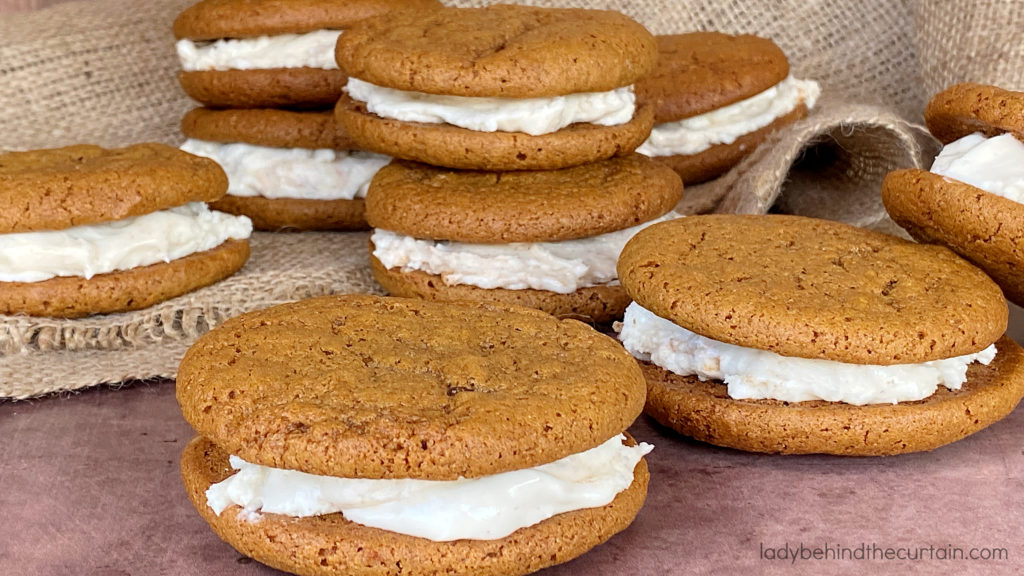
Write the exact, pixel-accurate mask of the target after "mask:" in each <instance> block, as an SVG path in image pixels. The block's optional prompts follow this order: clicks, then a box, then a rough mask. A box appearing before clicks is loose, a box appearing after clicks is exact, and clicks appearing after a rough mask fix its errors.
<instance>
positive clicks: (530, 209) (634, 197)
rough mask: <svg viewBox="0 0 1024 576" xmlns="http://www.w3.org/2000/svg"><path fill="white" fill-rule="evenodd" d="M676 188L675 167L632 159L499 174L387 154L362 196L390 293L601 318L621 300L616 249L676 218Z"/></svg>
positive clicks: (611, 314) (379, 270)
mask: <svg viewBox="0 0 1024 576" xmlns="http://www.w3.org/2000/svg"><path fill="white" fill-rule="evenodd" d="M682 188H683V187H682V183H681V182H680V181H679V177H678V176H677V175H676V174H675V173H674V172H672V170H671V169H669V168H668V167H666V166H664V165H661V164H658V163H657V162H654V161H652V160H650V159H649V158H646V157H644V156H642V155H639V154H631V155H629V156H623V157H618V158H612V159H610V160H605V161H601V162H594V163H590V164H585V165H582V166H575V167H572V168H565V169H562V170H548V171H516V172H504V173H500V172H499V173H493V172H478V171H456V170H448V169H444V168H436V167H433V166H427V165H425V164H417V163H413V162H405V161H395V162H393V163H392V164H390V165H389V166H386V167H385V168H383V169H382V170H381V171H380V172H378V173H377V176H376V177H375V178H374V180H373V182H372V183H371V185H370V190H369V192H368V194H367V197H366V217H367V220H368V221H369V223H370V225H371V226H373V227H374V228H375V230H374V233H373V235H372V236H371V251H372V253H373V254H372V257H371V265H372V268H373V272H374V276H375V277H376V279H377V281H378V282H379V283H380V284H381V285H382V286H384V288H385V289H386V290H387V291H388V292H389V293H391V294H392V295H396V296H407V297H418V298H425V299H428V300H485V301H495V302H504V303H507V304H519V305H524V306H529V307H532V308H538V309H541V310H544V311H546V312H548V313H551V314H554V315H556V316H561V317H566V316H570V317H576V318H580V319H585V320H587V321H591V322H609V321H611V320H614V319H617V318H620V317H621V315H622V312H623V310H624V309H625V307H626V305H627V304H628V303H629V298H628V297H627V296H626V294H625V292H624V291H623V290H622V287H621V286H619V284H618V281H617V280H616V277H617V274H616V270H615V264H616V261H617V260H618V257H619V252H620V251H621V250H622V247H623V246H624V245H625V244H626V242H627V241H628V240H629V239H630V238H631V237H632V236H633V235H634V234H636V233H637V232H638V231H639V230H641V229H642V228H644V227H645V226H648V225H650V224H653V223H655V222H659V221H662V220H665V219H669V218H672V217H674V216H675V214H674V213H673V212H671V211H672V208H673V207H674V206H675V205H676V203H678V201H679V199H680V198H681V196H682Z"/></svg>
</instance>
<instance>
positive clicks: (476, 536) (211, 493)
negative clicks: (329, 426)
mask: <svg viewBox="0 0 1024 576" xmlns="http://www.w3.org/2000/svg"><path fill="white" fill-rule="evenodd" d="M623 439H624V436H623V435H621V434H619V435H617V436H615V437H613V438H611V439H610V440H608V441H607V442H605V443H604V444H601V445H600V446H597V447H595V448H591V449H590V450H587V451H585V452H581V453H579V454H573V455H570V456H566V457H565V458H562V459H561V460H556V461H554V462H551V463H548V464H544V465H541V466H536V467H534V468H527V469H524V470H514V471H511V472H503V473H500V474H494V475H491V476H483V477H480V478H468V479H467V478H462V479H459V480H450V481H437V480H413V479H397V480H390V479H388V480H365V479H356V478H337V477H333V476H316V475H313V474H306V473H305V472H297V471H294V470H283V469H279V468H268V467H265V466H259V465H256V464H250V463H248V462H245V461H244V460H242V459H241V458H238V457H237V456H231V458H230V461H231V467H232V468H234V469H236V470H238V472H237V473H236V474H235V475H233V476H231V477H229V478H227V479H226V480H224V481H222V482H219V483H217V484H214V485H212V486H210V488H209V489H207V491H206V502H207V504H208V505H209V506H210V508H212V509H213V511H214V512H215V513H216V514H217V515H220V513H221V512H223V511H224V510H225V509H226V508H227V507H228V506H231V505H233V504H236V505H238V506H240V507H242V508H243V513H245V514H247V515H248V516H249V517H250V518H252V519H253V520H255V521H258V518H259V517H258V512H265V513H271V514H283V515H287V516H297V517H306V516H318V515H322V514H332V513H335V512H341V513H342V514H343V515H344V516H345V518H347V519H348V520H350V521H352V522H356V523H358V524H363V525H365V526H371V527H374V528H380V529H382V530H388V531H390V532H397V533H399V534H408V535H410V536H416V537H419V538H427V539H429V540H433V541H436V542H446V541H450V540H460V539H472V540H494V539H497V538H503V537H505V536H508V535H509V534H511V533H513V532H515V531H516V530H519V529H520V528H525V527H527V526H533V525H534V524H537V523H538V522H542V521H544V520H546V519H548V518H551V517H552V516H555V515H556V514H562V513H564V512H571V511H573V510H582V509H585V508H596V507H599V506H604V505H606V504H608V503H609V502H611V501H612V500H613V499H615V496H616V495H617V494H618V493H619V492H622V491H623V490H625V489H626V488H628V487H629V486H630V484H632V483H633V469H634V468H635V467H636V465H637V463H638V462H639V461H640V459H641V458H643V456H644V455H646V454H648V453H649V452H650V451H651V450H652V449H653V447H652V446H651V445H649V444H645V443H642V442H641V443H640V444H638V445H636V446H625V445H623V443H622V441H623Z"/></svg>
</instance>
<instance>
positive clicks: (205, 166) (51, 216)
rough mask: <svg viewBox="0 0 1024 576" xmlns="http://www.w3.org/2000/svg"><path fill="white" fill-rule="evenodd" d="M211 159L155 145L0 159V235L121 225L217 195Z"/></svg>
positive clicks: (219, 183) (218, 179) (219, 174)
mask: <svg viewBox="0 0 1024 576" xmlns="http://www.w3.org/2000/svg"><path fill="white" fill-rule="evenodd" d="M227 189H228V178H227V176H226V175H225V174H224V171H223V170H221V168H220V166H218V165H217V163H216V162H214V161H213V160H209V159H207V158H201V157H199V156H194V155H192V154H189V153H187V152H183V151H181V150H178V149H177V148H174V147H172V146H167V145H165V144H156V143H145V144H135V145H133V146H128V147H127V148H118V149H105V148H100V147H99V146H93V145H86V144H80V145H76V146H68V147H65V148H53V149H47V150H33V151H29V152H9V153H7V154H0V205H2V206H3V208H2V209H0V234H8V233H15V232H33V231H39V230H63V229H66V228H71V227H73V226H82V225H87V224H97V223H100V222H109V221H113V220H122V219H124V218H129V217H131V216H139V215H141V214H149V213H150V212H156V211H157V210H165V209H167V208H173V207H175V206H181V205H182V204H187V203H189V202H211V201H214V200H217V199H218V198H220V197H222V196H224V194H225V193H226V192H227Z"/></svg>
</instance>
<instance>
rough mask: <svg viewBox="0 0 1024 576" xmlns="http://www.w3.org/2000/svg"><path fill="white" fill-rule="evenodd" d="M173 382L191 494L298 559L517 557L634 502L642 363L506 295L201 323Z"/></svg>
mask: <svg viewBox="0 0 1024 576" xmlns="http://www.w3.org/2000/svg"><path fill="white" fill-rule="evenodd" d="M177 398H178V402H179V403H180V405H181V408H182V412H183V413H184V416H185V419H186V420H187V421H188V422H189V423H190V424H191V425H192V426H193V427H194V428H195V429H196V431H197V432H198V433H199V436H198V437H196V438H195V439H194V440H192V442H191V443H189V444H188V446H187V447H186V448H185V451H184V454H183V455H182V461H181V471H182V476H183V478H184V481H185V488H186V490H187V492H188V496H189V498H190V499H191V501H192V504H193V505H194V506H195V507H196V509H197V510H198V511H199V513H200V515H201V516H202V517H203V519H204V520H206V521H207V522H208V523H209V524H210V526H211V527H212V528H213V530H214V532H216V533H217V535H218V536H220V537H221V538H222V539H223V540H224V541H226V542H227V543H229V544H230V545H231V546H233V547H234V548H235V549H237V550H238V551H239V552H241V553H242V554H244V555H246V556H250V557H253V558H255V559H256V560H259V561H260V562H263V563H265V564H267V565H270V566H272V567H275V568H278V569H281V570H286V571H288V572H292V573H295V574H304V575H327V574H332V575H334V574H345V575H355V576H359V575H390V574H398V573H401V574H409V575H415V574H455V573H460V574H475V575H517V574H526V573H529V572H533V571H536V570H539V569H541V568H544V567H547V566H551V565H554V564H559V563H562V562H565V561H567V560H570V559H572V558H574V557H576V556H579V555H580V554H583V553H584V552H586V551H587V550H589V549H591V548H593V547H594V546H597V545H598V544H601V543H602V542H604V541H605V540H607V539H608V538H610V537H611V536H612V535H614V534H615V533H617V532H620V531H621V530H623V529H625V528H626V527H627V526H628V525H629V524H630V523H631V522H632V520H633V518H634V517H635V516H636V514H637V512H638V511H639V509H640V507H641V506H642V505H643V502H644V499H645V497H646V492H647V481H648V472H647V465H646V463H645V462H644V460H643V456H644V455H645V454H647V453H648V452H649V451H650V450H651V447H650V446H649V445H646V444H639V445H638V444H636V443H635V442H634V441H633V440H632V439H631V438H629V437H628V436H626V435H624V434H623V430H625V429H626V427H628V426H629V425H630V424H631V423H632V422H633V420H634V419H635V418H636V417H637V416H638V415H639V414H640V411H641V409H642V408H643V402H644V379H643V375H642V374H641V373H640V369H639V368H638V366H637V364H636V362H635V361H634V360H633V358H631V357H630V356H629V354H628V353H626V352H625V351H624V350H623V349H622V347H621V346H619V345H618V343H616V342H615V341H614V340H613V339H611V338H609V337H607V336H605V335H603V334H600V333H598V332H596V331H595V330H593V329H591V328H590V327H589V326H586V325H584V324H582V323H579V322H576V321H572V320H558V319H556V318H554V317H552V316H549V315H547V314H544V313H542V312H539V311H536V310H530V309H525V308H519V307H514V306H500V305H491V304H473V303H461V304H458V305H453V304H442V303H434V302H425V301H422V300H405V299H395V298H382V297H376V296H368V295H345V296H329V297H323V298H316V299H311V300H305V301H302V302H296V303H291V304H285V305H282V306H277V307H274V308H270V309H266V310H262V311H258V312H253V313H249V314H245V315H242V316H240V317H236V318H233V319H231V320H229V321H227V322H226V323H224V324H223V325H222V326H221V327H219V328H217V329H214V330H212V331H211V332H209V333H208V334H206V335H205V336H203V337H202V338H200V339H199V340H198V341H197V342H196V344H195V345H194V346H192V348H191V349H190V350H189V351H188V353H187V354H186V355H185V358H184V360H183V361H182V363H181V367H180V369H179V371H178V378H177Z"/></svg>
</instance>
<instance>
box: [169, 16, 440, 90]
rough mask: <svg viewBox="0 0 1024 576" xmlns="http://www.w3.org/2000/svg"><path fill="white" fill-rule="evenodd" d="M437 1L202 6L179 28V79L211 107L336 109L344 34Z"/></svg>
mask: <svg viewBox="0 0 1024 576" xmlns="http://www.w3.org/2000/svg"><path fill="white" fill-rule="evenodd" d="M438 5H439V4H438V3H437V1H436V0H202V1H200V2H199V3H197V4H194V5H193V6H190V7H189V8H187V9H186V10H185V11H184V12H182V13H181V14H179V15H178V17H177V18H176V19H175V20H174V35H175V37H177V38H178V43H177V45H176V47H177V51H178V57H179V59H180V61H181V67H182V70H183V71H182V72H181V73H180V74H179V76H178V78H179V80H180V82H181V86H182V88H184V90H185V93H187V94H188V95H189V96H191V97H192V98H194V99H195V100H198V101H199V102H202V103H203V104H205V105H207V106H216V107H232V108H263V107H301V108H316V107H320V108H323V107H327V106H332V105H334V103H335V102H336V101H337V100H338V96H339V95H340V94H341V88H342V87H343V86H344V85H345V81H346V78H345V75H344V74H343V73H342V72H341V71H340V70H338V66H337V64H336V63H335V61H334V45H335V43H336V42H337V40H338V36H339V35H341V34H342V31H343V30H345V29H346V28H348V27H350V26H352V24H354V23H355V22H358V21H359V20H362V19H363V18H367V17H370V16H376V15H379V14H385V13H389V12H392V11H396V10H413V11H419V10H424V9H432V8H435V7H437V6H438Z"/></svg>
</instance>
